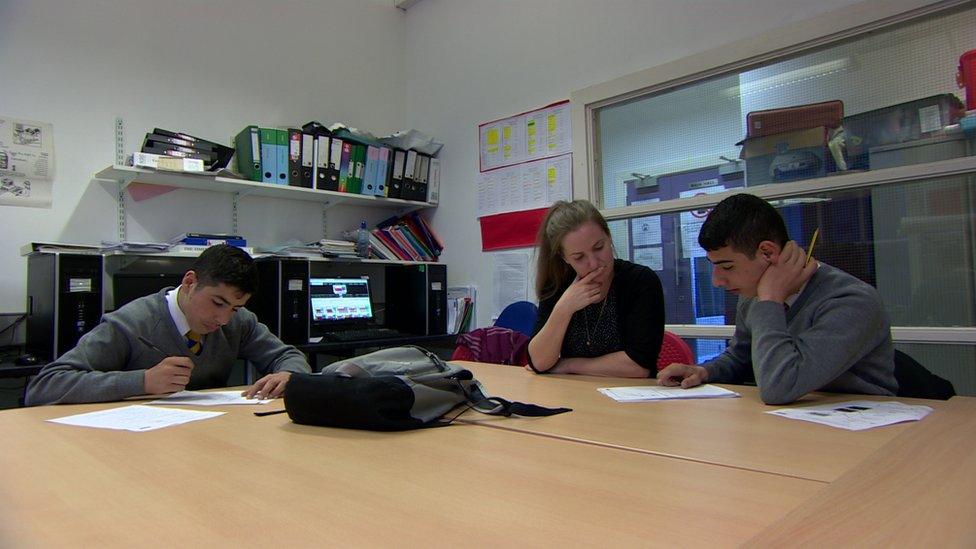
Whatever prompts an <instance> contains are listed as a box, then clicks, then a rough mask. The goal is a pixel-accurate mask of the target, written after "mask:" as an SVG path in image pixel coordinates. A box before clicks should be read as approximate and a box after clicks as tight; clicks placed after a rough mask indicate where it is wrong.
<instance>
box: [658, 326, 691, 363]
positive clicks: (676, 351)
mask: <svg viewBox="0 0 976 549" xmlns="http://www.w3.org/2000/svg"><path fill="white" fill-rule="evenodd" d="M672 362H677V363H679V364H694V363H695V354H694V353H692V352H691V347H689V346H688V344H687V343H685V340H683V339H681V338H680V337H678V336H676V335H675V334H672V333H671V332H668V331H665V332H664V341H662V342H661V354H659V355H658V356H657V371H659V372H660V371H661V370H663V369H664V368H665V367H666V366H667V365H668V364H671V363H672Z"/></svg>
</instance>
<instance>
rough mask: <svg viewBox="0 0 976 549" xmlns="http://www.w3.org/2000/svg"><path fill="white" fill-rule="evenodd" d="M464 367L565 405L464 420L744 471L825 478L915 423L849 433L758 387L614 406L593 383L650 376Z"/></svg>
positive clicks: (513, 395) (507, 389) (507, 393)
mask: <svg viewBox="0 0 976 549" xmlns="http://www.w3.org/2000/svg"><path fill="white" fill-rule="evenodd" d="M458 364H460V365H463V366H465V367H467V368H470V369H471V370H472V371H473V372H474V373H475V377H476V378H477V379H478V380H479V381H481V382H482V383H483V384H484V386H485V389H486V390H487V391H488V392H489V393H490V394H492V395H497V396H500V397H503V398H506V399H509V400H516V401H520V402H527V403H532V404H538V405H541V406H551V407H555V406H565V407H568V408H572V409H573V411H572V412H569V413H566V414H561V415H557V416H552V417H546V418H516V417H512V418H494V417H491V416H483V415H479V414H477V413H475V412H468V413H467V414H465V415H464V416H462V417H463V418H464V420H465V421H477V422H479V423H484V424H489V425H496V426H499V427H504V428H505V429H511V430H518V431H522V432H526V433H535V434H543V435H548V436H554V437H560V438H564V439H568V440H577V441H583V442H590V443H596V444H602V445H606V446H610V447H618V448H626V449H630V450H636V451H640V452H648V453H653V454H657V455H661V456H670V457H679V458H682V459H689V460H694V461H700V462H704V463H714V464H719V465H725V466H729V467H737V468H741V469H746V470H756V471H762V472H767V473H775V474H779V475H786V476H792V477H797V478H804V479H810V480H819V481H824V482H830V481H833V480H836V479H837V478H839V477H840V476H841V475H842V474H844V473H845V472H847V471H848V470H850V469H851V468H852V467H854V466H855V465H857V464H858V463H860V462H861V461H862V460H864V459H865V458H867V457H868V456H869V455H871V454H872V453H873V452H875V451H876V450H877V449H878V448H880V447H882V446H883V445H884V444H886V443H887V442H889V441H891V440H892V439H894V438H895V437H896V436H898V435H900V434H902V433H903V432H906V431H908V430H911V429H912V428H913V427H914V426H915V425H916V424H912V423H908V424H901V425H892V426H888V427H882V428H878V429H871V430H867V431H860V432H851V431H846V430H842V429H836V428H832V427H827V426H825V425H818V424H814V423H808V422H802V421H795V420H789V419H786V418H782V417H778V416H774V415H771V414H766V413H763V412H767V411H770V410H776V409H779V408H784V407H785V406H767V405H765V404H763V403H762V401H761V400H760V399H759V392H758V389H756V388H755V387H746V386H738V385H736V386H731V385H726V386H724V387H727V388H729V389H732V390H734V391H736V392H738V393H740V394H741V395H742V397H741V398H721V399H696V400H672V401H667V402H637V403H620V402H615V401H614V400H613V399H611V398H609V397H607V396H604V395H603V394H602V393H600V392H598V391H597V388H600V387H629V386H637V385H653V384H655V383H656V381H655V380H653V379H649V380H648V379H619V378H599V377H589V376H575V375H545V376H540V375H537V374H533V373H531V372H528V371H526V370H525V369H524V368H519V367H514V366H501V365H497V364H480V363H474V362H458ZM862 399H865V400H895V397H868V396H862V395H843V394H828V393H814V394H810V395H808V396H806V397H804V398H803V399H801V400H800V401H798V402H796V403H794V404H793V405H792V406H809V405H813V404H826V403H830V402H844V401H849V400H862ZM897 400H898V401H899V402H905V403H912V404H924V405H926V406H931V407H933V408H939V407H941V406H944V405H945V404H946V403H945V402H944V401H932V400H919V399H906V398H901V397H898V398H897Z"/></svg>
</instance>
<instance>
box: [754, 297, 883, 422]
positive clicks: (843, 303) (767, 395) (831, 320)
mask: <svg viewBox="0 0 976 549" xmlns="http://www.w3.org/2000/svg"><path fill="white" fill-rule="evenodd" d="M816 307H817V308H816V310H815V311H814V312H813V318H812V319H811V320H810V321H809V324H808V326H807V327H806V328H805V329H804V330H803V331H802V332H800V333H799V334H796V335H792V334H790V333H789V332H788V331H787V326H786V315H785V314H784V313H783V309H782V306H781V305H780V304H779V303H775V302H771V301H759V302H756V303H754V304H753V305H752V307H751V310H750V311H749V317H748V320H747V322H748V324H749V328H750V331H751V332H752V359H753V365H754V366H753V370H754V372H755V375H756V383H757V384H758V385H759V388H760V396H761V398H762V400H763V402H765V403H766V404H787V403H790V402H793V401H794V400H796V399H798V398H800V397H801V396H803V395H805V394H806V393H809V392H810V391H816V390H818V389H821V388H823V387H824V386H825V385H827V384H828V383H830V382H831V381H833V380H834V379H836V378H837V377H838V376H840V375H841V374H843V373H844V372H846V371H848V370H850V369H851V367H852V366H853V365H854V364H855V363H856V362H857V361H858V360H859V358H860V357H862V356H864V355H865V354H866V353H867V352H868V351H869V350H870V349H871V348H873V347H874V346H876V345H877V343H878V342H877V341H876V334H884V333H885V316H884V313H883V311H882V310H881V309H880V308H879V306H878V304H877V303H875V302H874V301H872V300H871V299H870V298H868V297H867V296H865V295H863V294H858V293H849V294H846V295H837V296H834V297H832V298H831V299H827V300H825V301H823V302H822V303H819V304H818V305H817V306H816Z"/></svg>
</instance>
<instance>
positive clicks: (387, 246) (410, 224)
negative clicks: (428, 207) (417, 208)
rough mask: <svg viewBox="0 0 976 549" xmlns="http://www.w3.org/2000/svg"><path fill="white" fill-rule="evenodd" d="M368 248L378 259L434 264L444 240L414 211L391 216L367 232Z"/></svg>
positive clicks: (442, 248) (441, 249) (442, 247)
mask: <svg viewBox="0 0 976 549" xmlns="http://www.w3.org/2000/svg"><path fill="white" fill-rule="evenodd" d="M369 242H370V249H371V250H372V253H373V255H374V256H376V257H377V258H379V259H389V260H403V261H437V258H438V257H439V256H440V255H441V252H442V251H443V250H444V241H443V240H441V237H440V236H439V235H438V234H437V233H436V232H434V230H433V228H431V226H430V224H429V223H428V222H427V220H426V219H425V218H424V217H423V216H421V215H420V214H418V213H417V212H411V213H409V214H407V215H405V216H403V217H399V218H397V217H392V218H390V219H387V220H386V221H383V222H382V223H379V224H378V225H377V226H376V229H373V230H372V231H370V235H369Z"/></svg>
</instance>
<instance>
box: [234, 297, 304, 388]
mask: <svg viewBox="0 0 976 549" xmlns="http://www.w3.org/2000/svg"><path fill="white" fill-rule="evenodd" d="M237 315H238V316H240V319H241V323H242V326H241V330H242V333H241V343H240V345H241V346H240V351H239V353H240V354H239V357H240V358H243V359H244V360H247V361H249V362H251V363H252V364H254V366H255V367H256V368H257V369H258V371H260V372H261V373H262V374H263V375H267V374H272V373H275V372H296V373H303V374H307V373H310V372H311V371H312V368H311V367H310V366H309V365H308V360H306V358H305V355H304V354H302V352H301V351H299V350H298V349H296V348H295V347H294V346H293V345H287V344H285V343H284V342H282V341H281V340H280V339H278V337H277V336H275V335H274V334H272V333H271V330H269V329H268V327H267V326H265V325H264V324H262V323H261V322H259V321H258V319H257V316H255V314H254V313H252V312H251V311H248V310H247V309H240V310H239V311H237Z"/></svg>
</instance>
